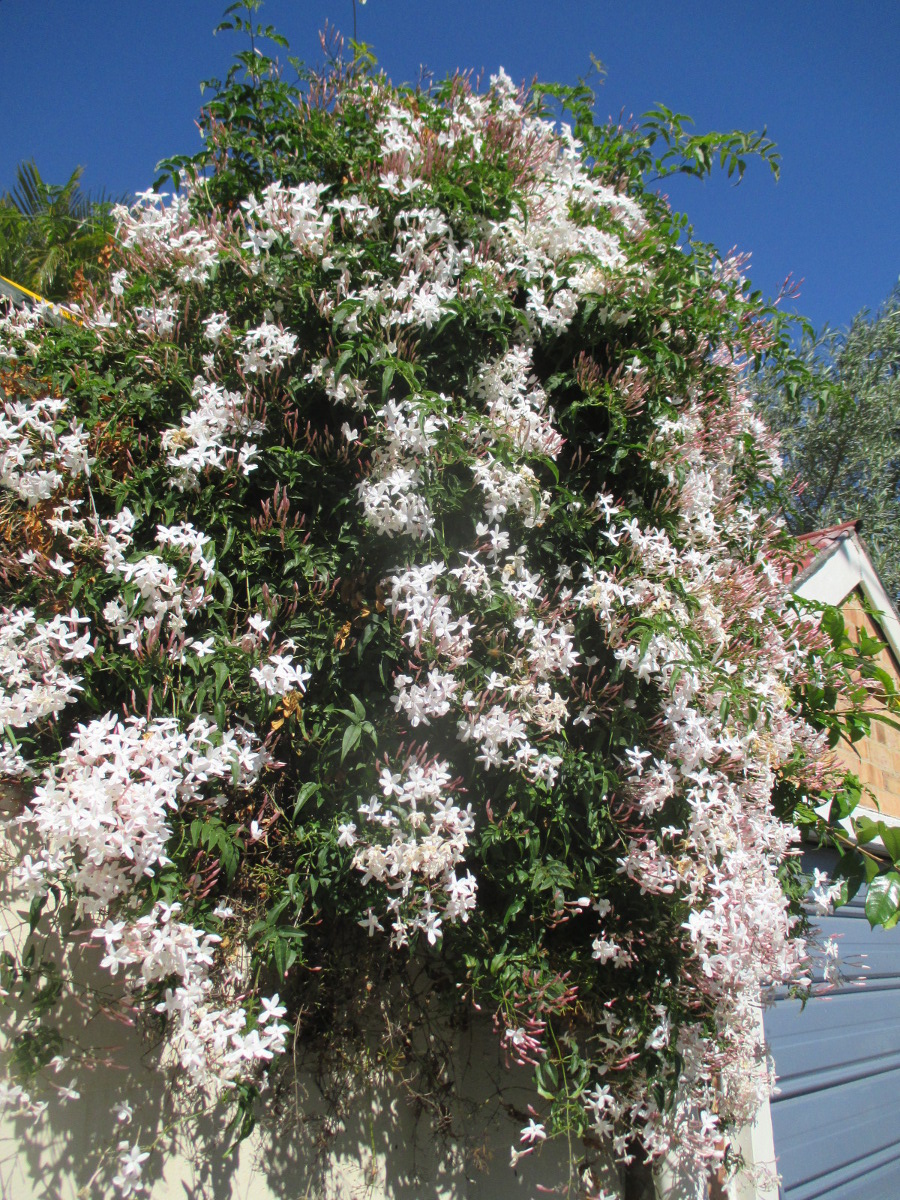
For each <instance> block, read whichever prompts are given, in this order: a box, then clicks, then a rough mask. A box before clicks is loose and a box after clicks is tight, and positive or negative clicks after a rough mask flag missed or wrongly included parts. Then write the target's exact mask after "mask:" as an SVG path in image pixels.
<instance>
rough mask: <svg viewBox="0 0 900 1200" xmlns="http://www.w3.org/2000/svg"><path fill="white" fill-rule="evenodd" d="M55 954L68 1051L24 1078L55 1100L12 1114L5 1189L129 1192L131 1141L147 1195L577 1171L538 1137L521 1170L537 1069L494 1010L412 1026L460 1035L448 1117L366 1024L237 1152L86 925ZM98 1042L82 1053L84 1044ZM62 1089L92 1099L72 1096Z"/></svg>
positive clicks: (448, 1181)
mask: <svg viewBox="0 0 900 1200" xmlns="http://www.w3.org/2000/svg"><path fill="white" fill-rule="evenodd" d="M8 880H9V872H8V871H6V870H0V887H2V888H3V889H5V890H4V891H2V892H0V911H2V913H3V916H4V918H5V922H4V923H5V930H4V934H3V938H4V942H5V944H6V946H7V947H9V945H10V943H16V944H21V943H22V941H23V940H24V938H25V937H26V936H27V932H28V928H27V922H23V919H22V914H21V913H20V912H18V911H17V910H18V909H21V907H22V905H21V903H19V904H16V903H15V901H14V899H13V898H12V896H11V895H10V892H9V888H8ZM47 952H48V962H49V961H50V960H51V959H52V960H55V961H56V962H57V963H61V964H62V965H63V967H64V969H65V972H66V974H67V975H69V976H70V978H71V980H72V984H73V987H72V989H71V992H70V993H67V995H66V997H65V999H63V1000H61V1001H60V1002H59V1003H58V1004H57V1005H56V1006H55V1008H54V1018H55V1024H56V1026H57V1028H58V1031H59V1043H58V1045H57V1044H54V1045H53V1046H50V1047H44V1048H42V1053H43V1057H44V1059H47V1058H50V1057H51V1053H50V1051H54V1052H55V1051H56V1050H57V1049H58V1050H59V1052H60V1054H61V1055H62V1056H64V1057H66V1060H67V1061H66V1063H65V1065H64V1066H63V1067H62V1068H61V1070H60V1071H59V1072H58V1073H57V1072H56V1071H55V1070H54V1068H53V1066H52V1065H51V1066H48V1067H45V1068H44V1069H43V1070H42V1071H41V1072H40V1074H39V1076H38V1079H39V1080H40V1081H41V1082H40V1084H39V1085H38V1086H37V1087H35V1088H33V1089H32V1088H31V1086H30V1085H28V1086H29V1090H30V1091H31V1093H32V1098H33V1099H36V1100H37V1099H40V1100H46V1101H47V1108H46V1111H45V1112H44V1114H43V1115H42V1116H41V1117H40V1118H37V1119H36V1118H35V1117H33V1116H16V1115H15V1113H14V1112H12V1111H10V1110H9V1109H8V1110H7V1111H6V1112H5V1113H3V1112H0V1200H76V1197H77V1198H82V1197H83V1198H89V1200H107V1198H109V1200H112V1198H113V1197H114V1196H118V1195H119V1192H118V1190H117V1189H116V1188H114V1187H113V1185H112V1182H111V1181H112V1177H113V1175H114V1174H115V1171H116V1166H115V1162H116V1150H117V1146H118V1143H119V1142H120V1141H125V1140H127V1141H128V1143H129V1144H134V1143H139V1144H140V1147H141V1149H142V1150H147V1151H150V1158H149V1159H148V1160H147V1162H146V1163H145V1164H144V1175H145V1178H146V1179H147V1181H148V1184H149V1185H150V1186H149V1191H148V1193H146V1194H147V1195H149V1197H150V1200H251V1198H252V1200H270V1198H271V1200H306V1198H308V1200H525V1198H527V1200H532V1198H533V1197H534V1195H535V1194H536V1187H537V1185H539V1184H544V1185H554V1184H557V1185H558V1184H559V1183H561V1182H563V1181H564V1180H565V1179H566V1178H567V1173H568V1165H567V1151H566V1147H565V1146H564V1145H562V1144H559V1143H551V1144H549V1145H546V1146H542V1145H540V1144H538V1147H537V1149H536V1150H535V1153H533V1154H531V1155H528V1156H527V1157H525V1158H523V1159H521V1160H520V1161H519V1162H518V1164H517V1166H516V1168H515V1169H511V1167H510V1151H511V1148H512V1147H514V1146H515V1147H517V1148H519V1149H522V1148H523V1147H522V1144H521V1142H520V1141H519V1131H520V1129H521V1127H522V1125H523V1124H525V1123H526V1121H527V1119H528V1115H529V1114H528V1113H527V1106H528V1105H529V1104H530V1103H531V1102H532V1101H533V1100H534V1092H533V1088H532V1084H531V1078H530V1072H529V1071H528V1070H526V1069H524V1068H512V1069H507V1067H506V1066H505V1064H504V1062H503V1059H502V1053H501V1050H500V1047H499V1044H498V1039H497V1037H496V1035H495V1034H494V1033H493V1031H492V1029H491V1028H490V1022H489V1021H488V1020H487V1019H485V1018H479V1019H478V1020H477V1021H475V1022H474V1023H473V1024H471V1025H470V1026H469V1027H468V1028H465V1029H458V1030H454V1031H451V1032H446V1031H445V1033H444V1034H440V1033H437V1032H434V1031H428V1030H425V1029H421V1030H415V1031H412V1030H407V1031H405V1034H406V1036H407V1037H409V1036H414V1037H416V1038H417V1039H418V1040H422V1039H428V1038H434V1037H440V1036H447V1037H452V1039H453V1041H452V1047H451V1048H452V1054H451V1055H450V1058H449V1061H450V1062H451V1063H452V1068H453V1071H454V1072H455V1075H456V1081H455V1083H456V1093H457V1095H460V1096H463V1097H465V1100H464V1101H457V1102H455V1103H454V1104H453V1105H451V1106H450V1107H449V1108H448V1109H447V1111H446V1113H445V1115H444V1117H443V1118H442V1120H441V1122H440V1125H441V1128H438V1129H435V1127H434V1123H433V1120H432V1117H431V1115H430V1114H429V1113H427V1112H425V1111H424V1102H426V1101H427V1100H428V1099H429V1097H428V1095H427V1094H426V1089H427V1088H429V1087H431V1086H433V1084H431V1083H426V1082H425V1081H424V1080H420V1079H418V1078H417V1077H416V1075H415V1073H414V1070H413V1068H412V1066H411V1065H410V1064H411V1061H412V1060H411V1059H409V1058H408V1057H403V1056H398V1059H397V1060H396V1062H394V1063H392V1064H391V1067H392V1068H393V1069H391V1067H389V1066H388V1065H387V1064H386V1063H385V1062H384V1059H383V1057H382V1058H381V1059H379V1058H378V1057H377V1056H376V1054H375V1052H374V1051H370V1049H369V1048H368V1046H367V1042H366V1040H365V1038H361V1039H360V1040H359V1041H358V1042H357V1043H356V1044H351V1043H347V1044H345V1045H342V1046H341V1048H340V1049H339V1050H335V1051H333V1052H332V1053H331V1054H330V1055H327V1056H317V1057H316V1059H315V1060H313V1059H312V1058H309V1059H308V1060H307V1061H305V1062H301V1063H300V1064H299V1069H298V1071H297V1072H296V1073H292V1074H291V1077H290V1078H289V1079H288V1078H287V1076H286V1077H285V1080H284V1082H283V1085H279V1087H278V1092H279V1094H278V1095H277V1096H276V1095H271V1096H264V1097H263V1102H264V1106H265V1108H266V1109H267V1111H266V1112H265V1113H264V1119H262V1120H261V1121H260V1124H259V1126H258V1127H257V1129H256V1130H255V1131H254V1133H253V1134H252V1135H251V1137H250V1138H249V1139H247V1140H246V1141H245V1142H243V1143H242V1144H241V1145H240V1146H239V1147H238V1148H237V1150H236V1151H234V1152H233V1153H229V1152H228V1146H229V1141H230V1137H229V1131H228V1130H227V1128H226V1121H227V1117H228V1113H227V1112H226V1111H225V1109H224V1106H223V1105H221V1104H219V1103H217V1102H216V1101H215V1100H212V1101H210V1100H209V1098H207V1097H200V1096H196V1097H194V1100H193V1103H192V1102H191V1101H190V1100H188V1101H187V1102H185V1101H183V1100H182V1101H180V1102H179V1109H180V1111H182V1112H183V1115H182V1116H180V1117H176V1114H175V1111H174V1105H173V1100H172V1092H171V1090H170V1089H169V1088H168V1087H167V1083H166V1079H167V1075H168V1079H170V1080H171V1079H172V1078H173V1073H172V1069H171V1067H167V1066H166V1063H165V1056H164V1052H163V1047H162V1046H161V1044H160V1033H161V1030H160V1029H158V1028H157V1029H154V1028H152V1027H151V1026H145V1027H143V1028H141V1027H139V1026H138V1025H137V1024H135V1023H133V1022H131V1023H128V1022H130V1018H129V1017H128V1016H127V1015H125V1014H127V1009H124V1008H123V992H122V990H121V988H120V989H119V990H118V991H116V990H114V989H113V988H112V987H110V988H109V989H108V990H107V991H106V992H105V993H103V994H97V992H96V981H97V979H98V978H99V979H109V977H108V976H107V975H106V972H105V971H101V970H100V968H99V959H100V957H101V952H100V950H99V949H98V945H97V943H92V942H91V940H90V939H89V937H87V936H86V935H84V934H78V935H76V936H74V937H73V938H67V939H65V945H63V944H61V943H60V941H59V940H56V941H53V940H51V941H50V942H49V943H48V945H47ZM109 982H110V983H111V984H115V983H116V982H117V981H116V980H109ZM123 1015H125V1020H124V1021H123V1019H122V1017H123ZM26 1025H27V1012H25V1011H23V1010H21V1009H19V1010H18V1011H17V1010H16V1008H15V1003H13V1005H12V1007H11V1008H7V1010H6V1015H5V1019H4V1028H5V1030H6V1031H7V1033H9V1031H11V1030H13V1029H18V1030H20V1031H21V1030H22V1029H23V1028H26ZM88 1044H89V1045H90V1053H89V1054H88V1055H87V1056H85V1057H84V1059H83V1061H81V1062H77V1061H76V1060H75V1058H74V1056H71V1053H72V1051H73V1049H74V1048H75V1047H76V1046H79V1047H85V1046H87V1045H88ZM336 1044H337V1043H336ZM371 1044H372V1045H374V1041H373V1042H372V1043H371ZM373 1064H374V1069H372V1068H373ZM361 1068H366V1069H361ZM501 1084H502V1086H503V1097H502V1100H501V1096H500V1090H499V1089H500V1085H501ZM0 1086H2V1085H0ZM65 1088H74V1089H76V1090H77V1091H78V1092H79V1093H80V1098H79V1099H66V1098H65V1092H64V1091H63V1090H61V1089H65ZM273 1090H274V1089H273ZM0 1099H2V1096H0ZM123 1103H127V1104H129V1105H130V1106H131V1109H132V1110H133V1111H132V1115H131V1119H130V1121H128V1122H127V1123H125V1122H120V1121H118V1120H117V1117H116V1115H115V1111H114V1110H115V1108H116V1106H117V1105H121V1104H123ZM0 1107H2V1106H0ZM579 1148H580V1147H579ZM604 1174H605V1178H604V1180H603V1182H604V1184H605V1186H606V1187H607V1188H608V1189H609V1190H610V1192H611V1193H612V1194H613V1195H618V1196H621V1195H623V1183H622V1180H621V1179H620V1177H619V1173H618V1171H617V1169H616V1168H615V1167H614V1166H612V1165H610V1166H609V1167H606V1168H604Z"/></svg>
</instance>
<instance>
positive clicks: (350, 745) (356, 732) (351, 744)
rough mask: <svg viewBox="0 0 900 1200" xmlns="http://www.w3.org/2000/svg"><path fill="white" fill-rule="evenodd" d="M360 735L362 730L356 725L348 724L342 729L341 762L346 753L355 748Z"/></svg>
mask: <svg viewBox="0 0 900 1200" xmlns="http://www.w3.org/2000/svg"><path fill="white" fill-rule="evenodd" d="M361 735H362V730H361V729H360V727H359V726H358V725H348V726H347V728H346V729H345V730H344V738H343V741H342V742H341V762H343V761H344V759H345V758H346V757H347V755H348V754H349V753H350V752H351V751H352V750H355V749H356V747H357V746H358V745H359V739H360V736H361Z"/></svg>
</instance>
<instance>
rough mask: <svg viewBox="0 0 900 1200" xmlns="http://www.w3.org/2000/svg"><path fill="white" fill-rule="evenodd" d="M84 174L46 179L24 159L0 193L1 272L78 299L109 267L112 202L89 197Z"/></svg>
mask: <svg viewBox="0 0 900 1200" xmlns="http://www.w3.org/2000/svg"><path fill="white" fill-rule="evenodd" d="M81 174H82V168H81V167H76V168H75V170H74V171H73V172H72V174H71V175H70V176H69V178H68V180H67V181H66V182H65V183H64V184H51V183H45V182H44V180H43V179H42V178H41V176H40V173H39V172H38V169H37V167H36V166H35V164H34V163H33V162H29V163H21V164H20V165H19V167H18V168H17V170H16V181H17V182H16V187H15V188H14V189H13V190H12V191H11V192H7V193H6V194H5V195H4V196H2V197H0V275H4V276H5V277H6V278H7V279H10V280H11V281H12V282H13V283H18V284H19V285H21V286H22V287H26V288H28V289H29V290H30V291H34V292H37V293H38V294H39V295H41V296H43V297H44V298H45V299H47V300H56V301H66V300H72V299H78V298H79V297H80V295H81V293H82V292H83V290H84V287H85V285H86V284H87V283H88V282H96V281H98V280H100V279H101V278H103V277H104V276H105V275H106V270H107V267H108V266H109V260H110V255H111V252H112V251H111V246H110V244H109V243H110V235H111V234H112V231H113V222H112V220H111V218H110V210H111V209H112V203H113V202H112V201H110V200H106V199H103V198H100V199H93V198H91V196H89V195H85V193H83V192H82V191H81V189H80V187H79V186H78V181H79V179H80V178H81Z"/></svg>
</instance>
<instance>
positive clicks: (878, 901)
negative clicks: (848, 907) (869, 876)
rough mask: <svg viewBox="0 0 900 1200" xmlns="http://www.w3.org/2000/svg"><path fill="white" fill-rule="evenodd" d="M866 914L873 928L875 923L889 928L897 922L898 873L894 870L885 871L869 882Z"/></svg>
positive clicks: (899, 900)
mask: <svg viewBox="0 0 900 1200" xmlns="http://www.w3.org/2000/svg"><path fill="white" fill-rule="evenodd" d="M866 916H867V917H868V918H869V924H870V925H871V926H872V928H873V929H874V928H875V926H876V925H883V926H884V928H885V929H890V928H891V927H892V926H893V925H896V924H897V920H898V918H900V875H898V874H897V872H896V871H886V872H885V874H883V875H878V876H877V877H876V878H875V879H873V880H872V882H871V883H870V884H869V891H868V893H867V894H866Z"/></svg>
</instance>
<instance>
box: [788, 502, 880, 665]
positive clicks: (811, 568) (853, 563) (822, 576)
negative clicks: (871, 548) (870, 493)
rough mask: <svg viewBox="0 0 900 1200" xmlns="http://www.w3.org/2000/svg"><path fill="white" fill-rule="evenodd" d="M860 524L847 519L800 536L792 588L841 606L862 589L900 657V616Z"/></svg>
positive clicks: (810, 597) (800, 594)
mask: <svg viewBox="0 0 900 1200" xmlns="http://www.w3.org/2000/svg"><path fill="white" fill-rule="evenodd" d="M860 526H861V522H859V521H844V522H842V524H840V525H831V526H829V528H827V529H817V530H815V531H814V532H812V533H806V534H802V535H801V536H800V537H798V538H797V541H798V542H799V543H800V545H801V551H800V556H799V570H798V571H797V573H796V574H795V575H794V576H793V578H790V579H789V582H790V586H791V590H792V591H794V592H796V594H797V595H798V596H803V597H805V598H806V599H808V600H816V601H819V602H820V603H822V604H833V605H838V606H839V605H841V604H843V602H844V601H845V600H846V599H847V597H848V596H849V595H850V594H851V593H852V592H854V591H856V590H857V589H858V590H859V591H861V592H862V594H863V596H864V598H865V600H866V601H867V603H868V604H869V606H870V607H871V608H872V609H873V610H874V612H875V615H876V620H877V622H878V625H879V627H880V629H881V632H882V634H883V636H884V640H885V641H886V642H887V643H888V645H889V646H890V648H891V650H892V652H893V654H894V656H895V658H897V660H898V661H900V616H898V614H897V610H896V608H895V607H894V604H893V601H892V600H891V598H890V596H889V595H888V593H887V591H886V589H885V586H884V584H883V583H882V582H881V579H880V577H879V575H878V572H877V571H876V570H875V566H874V564H873V562H872V560H871V558H870V557H869V553H868V551H867V550H866V547H865V544H864V543H863V540H862V538H861V537H860V535H859V530H860Z"/></svg>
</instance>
